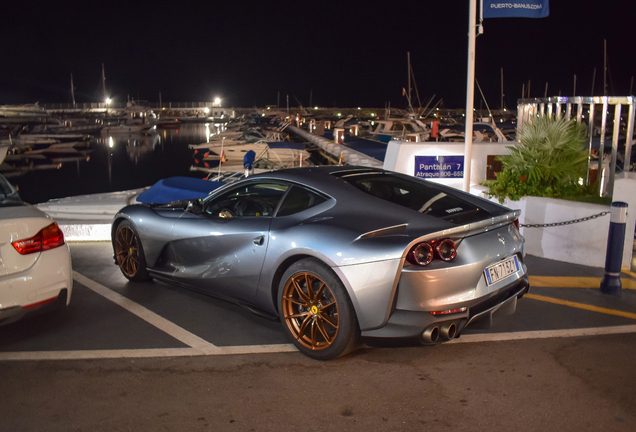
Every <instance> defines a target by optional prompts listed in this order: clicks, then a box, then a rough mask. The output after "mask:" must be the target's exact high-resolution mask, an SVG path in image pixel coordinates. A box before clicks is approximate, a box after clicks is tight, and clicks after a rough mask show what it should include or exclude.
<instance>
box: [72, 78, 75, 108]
mask: <svg viewBox="0 0 636 432" xmlns="http://www.w3.org/2000/svg"><path fill="white" fill-rule="evenodd" d="M71 98H72V99H73V108H75V88H74V87H73V74H71Z"/></svg>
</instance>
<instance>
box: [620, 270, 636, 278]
mask: <svg viewBox="0 0 636 432" xmlns="http://www.w3.org/2000/svg"><path fill="white" fill-rule="evenodd" d="M623 273H625V274H628V275H630V276H631V277H633V278H636V273H634V272H633V271H629V270H623Z"/></svg>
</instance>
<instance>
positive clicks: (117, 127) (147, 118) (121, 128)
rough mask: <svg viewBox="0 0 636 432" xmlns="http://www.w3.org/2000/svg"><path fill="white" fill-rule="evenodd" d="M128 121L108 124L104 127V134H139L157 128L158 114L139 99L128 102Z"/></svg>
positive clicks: (126, 111)
mask: <svg viewBox="0 0 636 432" xmlns="http://www.w3.org/2000/svg"><path fill="white" fill-rule="evenodd" d="M125 113H126V121H125V122H124V123H117V124H107V125H105V126H104V128H103V129H102V135H111V134H122V133H123V134H139V133H146V132H149V131H150V130H156V129H157V128H156V123H157V116H156V115H155V113H154V112H153V111H152V110H151V109H150V107H148V106H146V105H142V104H140V102H139V101H132V102H128V103H127V104H126V109H125Z"/></svg>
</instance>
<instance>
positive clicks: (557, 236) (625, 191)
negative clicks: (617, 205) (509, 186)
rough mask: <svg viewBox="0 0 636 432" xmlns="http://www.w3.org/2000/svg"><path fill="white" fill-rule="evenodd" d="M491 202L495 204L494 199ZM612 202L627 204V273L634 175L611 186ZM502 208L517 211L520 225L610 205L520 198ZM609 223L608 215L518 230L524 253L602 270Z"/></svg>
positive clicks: (476, 190) (634, 221)
mask: <svg viewBox="0 0 636 432" xmlns="http://www.w3.org/2000/svg"><path fill="white" fill-rule="evenodd" d="M487 189H488V188H486V187H484V186H473V187H471V193H473V194H475V195H478V196H481V197H484V194H483V191H486V190H487ZM491 201H493V202H498V201H497V200H496V199H495V198H492V199H491ZM614 201H623V202H626V203H627V205H628V208H627V225H626V227H625V240H624V241H625V243H624V248H623V261H622V268H623V270H629V269H630V266H631V262H632V254H633V241H634V229H635V225H636V173H629V175H627V174H621V175H619V176H618V178H617V179H616V182H615V183H614ZM504 205H505V206H506V207H509V208H511V209H515V210H516V209H519V210H521V216H520V217H519V223H521V224H546V223H554V222H564V221H569V220H573V219H581V218H584V217H588V216H592V215H595V214H598V213H601V212H603V211H610V210H611V207H610V206H605V205H599V204H588V203H580V202H575V201H565V200H560V199H554V198H542V197H523V198H521V199H520V200H519V201H510V200H508V199H506V200H505V201H504ZM609 224H610V215H609V214H608V215H605V216H601V217H598V218H596V219H592V220H589V221H585V222H578V223H575V224H571V225H563V226H557V227H549V228H525V227H522V228H521V230H520V231H521V234H522V235H523V236H524V237H525V239H526V244H525V251H526V253H529V254H531V255H535V256H539V257H544V258H549V259H554V260H558V261H565V262H569V263H574V264H582V265H587V266H592V267H605V254H606V252H607V236H608V233H609Z"/></svg>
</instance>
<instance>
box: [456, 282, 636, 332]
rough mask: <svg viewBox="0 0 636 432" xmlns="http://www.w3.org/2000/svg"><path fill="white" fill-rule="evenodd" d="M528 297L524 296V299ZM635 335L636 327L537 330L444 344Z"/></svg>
mask: <svg viewBox="0 0 636 432" xmlns="http://www.w3.org/2000/svg"><path fill="white" fill-rule="evenodd" d="M526 296H528V294H526V295H525V296H524V297H526ZM623 333H636V325H624V326H613V327H595V328H580V329H565V330H537V331H527V332H514V333H482V334H463V335H462V336H461V337H460V338H458V339H453V340H452V341H450V342H446V343H475V342H500V341H511V340H522V339H547V338H559V337H581V336H601V335H610V334H623Z"/></svg>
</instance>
